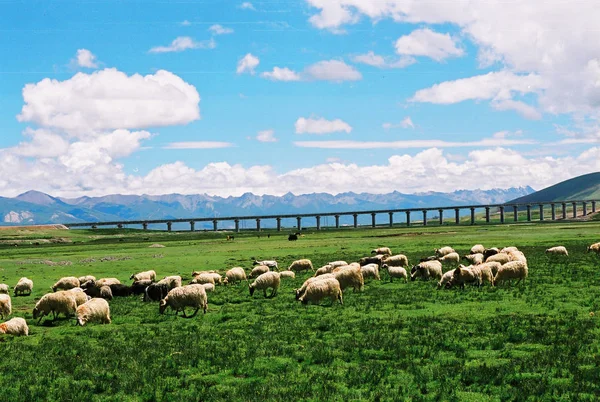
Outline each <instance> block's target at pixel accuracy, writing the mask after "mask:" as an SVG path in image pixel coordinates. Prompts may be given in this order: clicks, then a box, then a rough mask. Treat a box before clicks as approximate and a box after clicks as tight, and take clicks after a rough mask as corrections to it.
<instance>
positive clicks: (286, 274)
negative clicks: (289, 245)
mask: <svg viewBox="0 0 600 402" xmlns="http://www.w3.org/2000/svg"><path fill="white" fill-rule="evenodd" d="M279 276H280V277H281V278H292V279H294V278H295V277H296V274H295V273H294V271H281V272H280V273H279Z"/></svg>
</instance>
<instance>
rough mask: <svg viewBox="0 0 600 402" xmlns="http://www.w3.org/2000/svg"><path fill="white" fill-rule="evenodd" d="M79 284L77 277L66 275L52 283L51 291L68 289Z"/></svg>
mask: <svg viewBox="0 0 600 402" xmlns="http://www.w3.org/2000/svg"><path fill="white" fill-rule="evenodd" d="M79 285H80V283H79V279H78V278H76V277H74V276H67V277H64V278H60V279H59V280H58V282H56V283H55V284H54V285H52V291H53V292H56V291H57V290H69V289H73V288H78V287H79Z"/></svg>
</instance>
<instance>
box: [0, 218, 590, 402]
mask: <svg viewBox="0 0 600 402" xmlns="http://www.w3.org/2000/svg"><path fill="white" fill-rule="evenodd" d="M305 232H306V234H305V236H304V237H302V238H300V239H299V240H298V241H295V242H289V241H287V232H281V233H276V232H264V233H262V234H261V236H260V237H257V235H256V233H252V232H248V233H245V234H235V240H234V241H226V240H225V237H226V233H214V232H195V233H190V232H171V233H167V232H143V231H136V230H127V229H125V230H108V229H106V230H68V231H66V230H54V231H53V230H49V231H43V232H35V231H25V230H19V231H14V230H13V231H2V232H0V283H7V284H9V285H10V286H14V284H15V283H16V282H17V280H18V278H20V277H22V276H27V277H29V278H31V279H33V281H34V291H33V294H32V296H29V297H13V316H21V317H24V318H26V319H27V321H28V324H29V327H30V336H29V337H22V338H13V337H7V336H4V337H0V390H1V395H2V400H6V401H33V400H86V401H87V400H89V401H100V400H102V401H104V400H115V401H117V400H118V401H162V400H178V401H188V400H189V401H197V400H245V401H250V400H276V401H282V400H286V399H287V400H314V401H322V400H327V401H336V400H340V401H348V400H369V401H372V400H461V401H463V400H467V401H486V400H490V401H495V400H541V399H545V400H597V399H598V398H599V397H600V387H598V384H599V383H600V368H599V367H600V357H599V353H600V352H599V350H600V336H599V335H600V325H599V321H598V320H599V319H600V318H599V314H600V300H599V299H598V295H599V293H600V270H599V269H598V265H599V264H600V258H599V257H597V256H596V255H593V254H587V253H586V247H587V246H588V245H589V244H591V243H594V242H596V241H600V233H599V232H600V222H597V221H589V222H573V223H552V224H550V223H545V224H540V223H519V224H510V225H502V226H500V225H498V226H496V225H476V226H472V227H471V226H458V227H457V226H441V227H440V226H438V227H435V226H432V227H426V228H423V227H420V228H419V227H413V228H410V229H407V228H391V229H381V228H380V229H376V230H373V229H356V230H353V229H345V230H323V231H320V232H316V231H311V230H306V231H305ZM267 233H270V234H271V236H270V237H267V236H266V234H267ZM155 243H160V244H162V245H164V246H165V247H164V248H151V247H149V246H150V245H152V244H155ZM476 243H482V244H484V245H485V246H487V247H491V246H499V247H502V246H517V247H519V249H521V250H522V251H523V252H524V253H525V255H526V256H527V258H528V262H529V278H528V279H527V281H526V282H525V283H524V284H522V285H518V286H509V285H508V284H507V285H503V286H499V287H496V288H490V287H489V285H488V286H486V287H484V288H481V289H477V288H474V287H467V288H466V289H464V290H459V289H451V290H437V289H436V284H435V283H434V282H433V281H430V282H423V281H415V282H410V281H409V282H408V283H403V282H400V281H394V282H391V283H390V282H389V280H388V278H387V277H386V276H385V274H383V275H382V280H381V281H374V280H368V281H367V283H366V286H365V290H364V292H361V293H353V292H352V291H351V290H348V291H346V293H345V294H344V304H343V305H339V304H334V305H330V303H329V302H328V301H327V302H324V303H323V305H308V306H303V305H301V304H299V303H298V302H296V301H295V300H294V294H293V289H294V288H297V287H299V286H300V285H301V284H302V282H303V281H304V279H306V278H307V277H308V276H309V275H310V274H308V273H304V274H299V275H297V277H296V279H292V280H283V281H282V287H281V289H280V291H279V294H278V295H277V296H276V297H274V298H272V299H265V298H264V297H263V296H262V294H261V292H257V293H256V294H255V295H254V297H250V296H249V293H248V286H247V284H246V283H243V284H239V285H234V286H232V285H228V286H218V287H217V289H216V291H215V292H214V293H209V294H208V298H209V309H208V313H207V314H206V315H202V314H201V313H200V314H198V315H197V316H196V317H194V318H190V319H184V318H182V317H181V316H179V317H176V316H175V315H173V314H172V313H171V312H170V313H168V314H165V315H159V313H158V304H157V303H143V302H142V301H140V299H139V297H134V296H132V297H128V298H115V299H113V300H112V301H111V302H110V307H111V315H112V320H113V321H112V324H110V325H97V324H89V325H88V326H85V327H78V326H76V325H75V320H74V319H69V320H67V319H59V320H57V321H55V322H52V321H50V320H46V321H45V320H42V322H41V323H40V324H37V323H36V320H33V319H32V309H33V306H34V305H35V301H36V299H38V298H39V297H41V296H42V295H43V294H45V293H47V292H48V291H50V286H51V285H52V284H53V283H54V282H55V281H56V280H57V279H58V278H60V277H62V276H68V275H75V276H79V275H84V274H92V275H95V276H96V277H98V278H99V277H104V276H111V277H112V276H115V277H117V278H119V279H120V280H121V281H122V282H123V283H130V281H129V280H128V278H129V276H130V275H131V274H132V273H134V272H138V271H142V270H146V269H154V270H156V271H157V273H158V275H159V277H163V276H165V275H175V274H177V275H181V276H182V277H184V278H187V279H189V278H190V274H191V272H192V271H194V270H201V269H217V270H220V271H222V272H224V271H225V270H226V269H228V268H231V267H234V266H242V267H245V268H248V269H249V268H250V267H251V262H252V259H253V258H260V259H271V258H275V259H277V260H278V261H279V264H280V267H287V266H288V265H289V264H290V263H291V262H292V261H293V260H296V259H299V258H309V259H311V260H312V261H313V263H314V265H315V266H316V267H319V266H321V265H323V264H325V263H326V262H328V261H331V260H338V259H343V260H346V261H356V260H358V259H359V258H360V257H363V256H365V255H368V254H369V251H370V250H371V249H372V248H375V247H379V246H389V247H390V248H391V249H392V251H393V252H394V253H403V254H406V255H407V256H408V257H409V260H410V261H411V262H415V263H416V262H417V261H418V259H419V258H420V257H424V256H428V255H431V254H433V249H434V248H438V247H440V246H444V245H451V246H453V247H454V248H455V249H456V250H457V251H458V252H459V253H461V254H465V253H466V252H467V251H468V250H469V248H470V247H471V246H472V245H473V244H476ZM15 244H17V245H16V246H15ZM559 244H560V245H564V246H566V247H567V249H568V250H569V253H570V257H569V259H568V261H565V260H562V261H560V260H555V261H552V260H549V259H548V257H547V256H546V255H545V254H544V250H545V249H546V248H548V247H550V246H554V245H559Z"/></svg>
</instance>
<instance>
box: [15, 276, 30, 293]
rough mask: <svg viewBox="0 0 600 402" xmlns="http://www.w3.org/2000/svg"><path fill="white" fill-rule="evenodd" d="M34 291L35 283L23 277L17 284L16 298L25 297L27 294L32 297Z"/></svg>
mask: <svg viewBox="0 0 600 402" xmlns="http://www.w3.org/2000/svg"><path fill="white" fill-rule="evenodd" d="M32 290H33V281H32V280H31V279H28V278H25V277H23V278H21V279H19V282H17V284H16V285H15V296H18V295H19V294H22V295H24V294H25V293H27V295H30V294H31V291H32Z"/></svg>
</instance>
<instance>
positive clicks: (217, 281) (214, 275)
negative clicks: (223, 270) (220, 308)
mask: <svg viewBox="0 0 600 402" xmlns="http://www.w3.org/2000/svg"><path fill="white" fill-rule="evenodd" d="M208 275H210V276H212V278H213V279H214V281H215V285H220V284H222V283H223V277H222V276H221V274H219V273H218V272H213V273H210V274H208Z"/></svg>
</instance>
